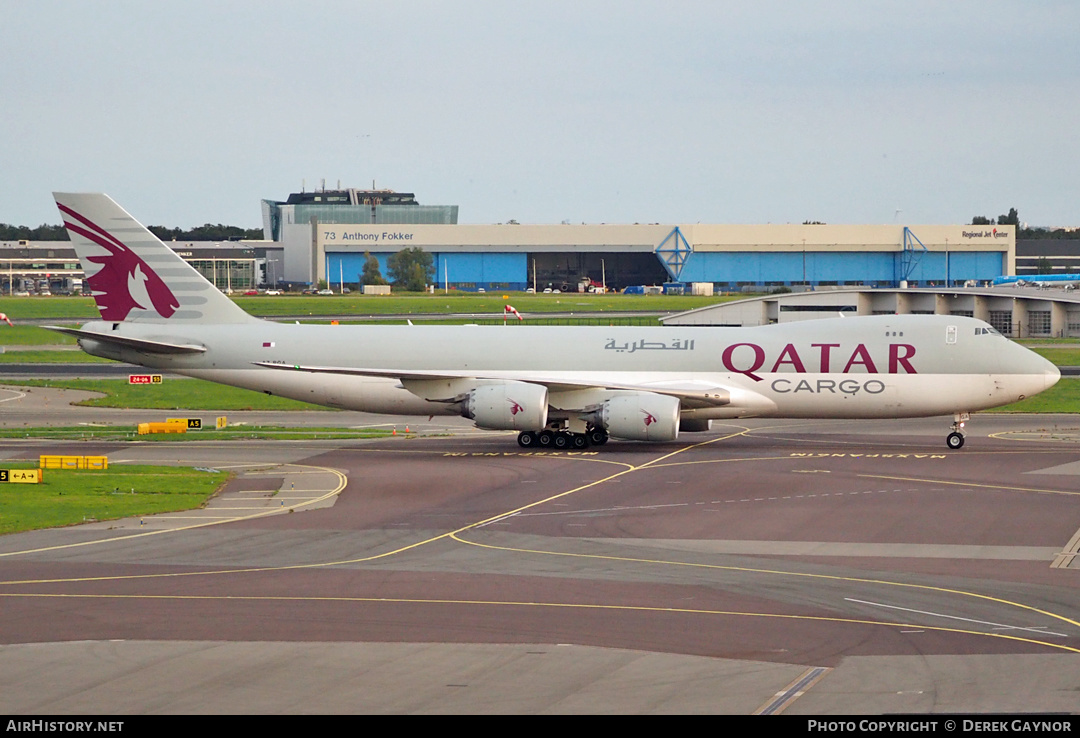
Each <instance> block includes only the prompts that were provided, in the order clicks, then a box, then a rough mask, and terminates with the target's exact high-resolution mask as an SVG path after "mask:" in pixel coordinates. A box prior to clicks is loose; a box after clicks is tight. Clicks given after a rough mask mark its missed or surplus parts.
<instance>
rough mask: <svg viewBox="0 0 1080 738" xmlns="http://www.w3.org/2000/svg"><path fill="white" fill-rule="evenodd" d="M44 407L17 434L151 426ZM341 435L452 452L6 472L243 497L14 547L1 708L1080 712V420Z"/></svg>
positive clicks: (235, 458) (32, 400)
mask: <svg viewBox="0 0 1080 738" xmlns="http://www.w3.org/2000/svg"><path fill="white" fill-rule="evenodd" d="M18 394H19V393H18V392H17V391H11V390H5V391H0V424H5V425H19V424H22V423H25V422H28V421H27V420H25V418H27V417H32V416H37V417H46V416H48V417H53V416H57V417H58V418H59V419H58V422H60V421H61V420H65V419H66V422H64V424H68V425H70V424H72V419H73V418H74V417H75V416H76V415H77V416H78V418H79V419H80V422H81V419H83V418H86V419H89V418H90V417H91V415H92V414H94V413H100V415H98V416H96V417H97V418H98V420H99V421H101V422H135V421H137V419H138V418H137V417H136V416H137V415H140V413H139V411H107V412H103V411H100V410H99V411H87V414H85V415H83V414H81V413H82V411H83V410H86V409H74V408H70V407H68V406H67V405H66V399H67V398H66V397H62V396H60V395H57V394H55V393H44V392H34V393H31V394H25V393H24V394H22V396H21V397H20V396H17V395H18ZM46 400H48V402H47V405H48V407H46ZM115 413H127V416H126V419H125V418H123V417H120V416H118V415H115ZM141 414H142V415H145V412H143V413H141ZM327 415H328V414H327V413H298V414H296V420H295V421H294V422H296V423H299V424H303V423H304V422H306V421H305V420H304V419H303V418H302V417H301V416H314V417H313V418H312V419H311V422H312V423H318V424H320V425H322V424H325V423H326V416H327ZM331 415H333V416H334V417H335V418H337V420H338V422H339V423H340V424H343V425H356V426H361V425H365V424H372V425H378V424H384V423H387V422H388V421H391V422H393V423H395V424H397V425H398V427H401V426H402V425H405V424H409V425H411V426H412V428H411V430H412V431H418V430H419V431H422V432H430V433H432V434H438V435H431V436H427V437H416V436H415V434H412V433H411V434H410V435H408V436H406V435H404V434H402V435H399V436H397V437H392V438H388V439H384V440H378V441H364V442H347V443H331V442H324V441H312V442H280V443H274V442H262V441H237V442H229V443H206V442H185V443H183V444H179V445H177V444H164V443H128V444H97V443H93V442H79V443H76V444H66V445H65V444H62V443H55V442H41V441H34V440H32V439H26V440H12V441H4V442H0V457H2V458H7V459H11V458H36V456H37V455H38V454H40V453H61V452H65V451H66V452H70V453H76V452H77V453H79V454H96V453H106V454H108V456H109V459H110V463H111V464H118V463H123V462H125V461H132V462H140V463H143V462H150V463H182V464H190V465H195V466H213V467H216V468H227V469H230V470H232V471H234V472H235V473H236V476H235V477H234V479H233V481H232V482H230V484H229V485H228V486H227V487H226V489H224V490H223V491H222V493H221V494H219V495H218V497H216V498H215V499H214V500H213V501H212V503H211V504H210V505H208V506H207V508H205V509H203V510H198V511H191V512H188V513H179V514H173V515H163V516H157V517H154V518H147V519H142V520H122V521H110V522H101V523H91V524H87V525H81V526H75V527H71V528H65V529H59V530H50V531H39V532H32V533H25V534H17V535H8V536H4V537H2V538H0V601H2V602H3V611H4V617H3V618H0V643H2V644H3V645H0V678H2V680H3V683H4V684H5V688H4V689H3V690H0V710H4V711H6V712H9V713H24V714H25V713H38V714H62V713H110V714H122V713H178V712H183V713H267V712H270V713H274V712H280V713H294V712H323V713H327V712H350V713H355V712H368V713H374V712H385V713H532V714H540V713H687V712H703V713H727V714H751V713H754V712H761V711H772V712H779V711H783V712H784V714H789V715H790V714H805V715H836V714H841V715H850V714H859V713H886V712H887V713H944V712H954V713H965V712H990V711H993V712H999V713H1009V712H1075V711H1077V709H1078V707H1077V702H1076V693H1077V689H1078V688H1080V660H1078V659H1077V654H1078V653H1080V616H1078V613H1080V562H1076V561H1075V559H1076V558H1078V557H1075V556H1073V555H1071V554H1072V553H1075V552H1076V551H1077V549H1078V547H1080V535H1078V531H1080V492H1078V491H1077V490H1078V488H1080V485H1078V483H1077V482H1078V475H1080V418H1077V417H1075V416H992V415H977V416H975V417H974V418H973V420H972V422H971V423H970V424H969V426H968V431H969V435H968V443H967V445H966V446H965V447H964V448H963V449H962V450H960V451H949V450H947V449H946V447H945V442H944V437H945V434H946V433H947V432H948V424H949V420H948V419H944V418H936V419H925V420H910V421H908V420H905V421H829V422H807V421H767V420H761V421H748V422H746V423H724V424H717V425H716V426H715V427H714V430H713V431H711V432H709V433H704V434H684V436H683V437H681V438H680V440H679V442H677V443H671V444H641V443H631V442H619V441H612V442H610V443H609V444H607V445H606V446H605V447H603V448H601V449H589V450H587V451H584V452H562V453H559V452H526V451H522V450H521V449H519V448H518V447H517V445H516V443H515V442H514V436H513V434H505V433H484V432H478V431H475V430H471V429H470V428H469V427H468V424H467V422H466V421H464V420H459V419H453V418H451V419H435V420H434V421H431V422H430V423H429V421H428V420H427V418H415V419H387V418H380V417H379V416H370V415H364V414H360V413H333V414H331ZM234 418H235V419H236V420H243V421H244V422H246V420H245V414H234V413H230V420H233V419H234ZM86 422H89V420H87V421H86ZM71 446H73V447H74V448H71V449H70V450H68V449H67V447H71ZM795 684H799V686H798V687H797V688H795V687H792V685H795ZM789 687H790V689H789ZM778 695H780V696H779V697H778ZM784 695H786V696H784Z"/></svg>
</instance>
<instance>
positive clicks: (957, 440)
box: [945, 433, 964, 451]
mask: <svg viewBox="0 0 1080 738" xmlns="http://www.w3.org/2000/svg"><path fill="white" fill-rule="evenodd" d="M945 444H946V445H947V446H948V447H949V448H951V449H953V450H954V451H955V450H956V449H958V448H963V447H964V434H963V433H950V434H949V435H948V436H947V437H946V438H945Z"/></svg>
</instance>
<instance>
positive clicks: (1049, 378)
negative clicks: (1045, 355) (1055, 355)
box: [1044, 361, 1061, 389]
mask: <svg viewBox="0 0 1080 738" xmlns="http://www.w3.org/2000/svg"><path fill="white" fill-rule="evenodd" d="M1044 376H1045V377H1046V389H1050V388H1051V387H1053V386H1054V385H1055V384H1057V383H1058V380H1059V379H1061V370H1060V369H1058V368H1057V366H1055V365H1054V364H1052V363H1051V362H1049V361H1047V362H1046V372H1045V374H1044Z"/></svg>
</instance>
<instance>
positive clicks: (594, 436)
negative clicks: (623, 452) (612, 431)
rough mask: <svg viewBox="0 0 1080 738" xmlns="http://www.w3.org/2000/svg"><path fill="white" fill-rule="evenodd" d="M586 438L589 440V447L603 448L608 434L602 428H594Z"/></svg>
mask: <svg viewBox="0 0 1080 738" xmlns="http://www.w3.org/2000/svg"><path fill="white" fill-rule="evenodd" d="M586 436H587V437H588V439H589V445H590V446H603V445H604V444H605V443H607V442H608V434H607V431H606V430H603V429H602V428H596V429H594V430H591V431H589V432H588V433H587V434H586Z"/></svg>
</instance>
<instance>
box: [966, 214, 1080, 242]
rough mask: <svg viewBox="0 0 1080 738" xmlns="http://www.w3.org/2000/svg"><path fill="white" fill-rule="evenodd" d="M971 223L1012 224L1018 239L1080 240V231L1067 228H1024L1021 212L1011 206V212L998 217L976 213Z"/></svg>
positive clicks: (983, 224)
mask: <svg viewBox="0 0 1080 738" xmlns="http://www.w3.org/2000/svg"><path fill="white" fill-rule="evenodd" d="M971 225H982V226H985V225H991V226H992V225H1011V226H1016V238H1017V239H1018V240H1025V241H1027V240H1033V239H1063V240H1080V232H1077V231H1075V230H1066V229H1065V228H1024V227H1023V226H1021V225H1020V213H1018V212H1017V210H1016V208H1009V212H1008V213H1005V214H1004V215H999V216H998V217H997V218H988V217H986V216H985V215H976V216H975V217H974V218H972V219H971Z"/></svg>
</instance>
